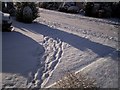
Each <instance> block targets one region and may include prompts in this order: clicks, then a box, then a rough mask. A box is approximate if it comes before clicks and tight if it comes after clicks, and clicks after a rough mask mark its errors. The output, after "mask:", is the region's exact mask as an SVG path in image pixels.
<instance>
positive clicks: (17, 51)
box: [2, 10, 119, 88]
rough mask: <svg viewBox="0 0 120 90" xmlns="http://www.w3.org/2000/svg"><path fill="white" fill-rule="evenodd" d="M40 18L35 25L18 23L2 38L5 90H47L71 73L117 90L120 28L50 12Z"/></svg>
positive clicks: (44, 12)
mask: <svg viewBox="0 0 120 90" xmlns="http://www.w3.org/2000/svg"><path fill="white" fill-rule="evenodd" d="M40 14H41V17H40V18H37V19H36V21H37V22H33V23H32V24H25V23H20V22H17V21H15V20H14V19H13V26H14V28H15V30H14V32H3V73H2V74H3V77H2V79H3V85H2V86H3V87H29V88H34V87H37V88H44V87H47V86H49V85H51V84H53V83H54V82H56V81H57V80H59V79H60V78H62V76H64V75H65V73H66V72H68V71H73V72H76V74H77V73H79V72H80V73H82V74H84V75H85V76H90V77H93V78H95V79H96V81H97V83H98V85H100V86H101V87H105V88H106V87H112V88H113V87H118V85H117V83H118V80H117V78H118V76H117V75H118V74H117V70H118V68H117V67H118V60H117V57H118V56H117V49H118V48H119V47H116V45H117V44H118V42H119V41H118V40H117V39H116V40H114V38H117V37H118V36H117V35H118V34H117V31H118V30H117V29H116V27H115V26H116V25H113V24H110V23H106V22H104V21H103V22H104V23H103V22H99V20H97V19H92V20H91V19H89V18H88V17H82V16H80V17H81V18H84V19H77V17H76V18H75V19H74V16H72V15H67V14H65V13H64V14H62V13H60V14H59V12H55V11H49V10H45V11H44V10H43V12H41V13H40ZM69 16H70V17H69ZM101 21H102V20H101ZM104 36H105V37H104ZM110 38H113V39H110Z"/></svg>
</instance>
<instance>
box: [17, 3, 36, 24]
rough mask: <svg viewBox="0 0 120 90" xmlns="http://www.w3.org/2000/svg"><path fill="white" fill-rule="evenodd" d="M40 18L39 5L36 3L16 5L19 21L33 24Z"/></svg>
mask: <svg viewBox="0 0 120 90" xmlns="http://www.w3.org/2000/svg"><path fill="white" fill-rule="evenodd" d="M37 17H38V8H37V4H35V3H34V2H17V3H16V19H17V20H18V21H22V22H26V23H31V22H32V21H33V20H34V19H36V18H37Z"/></svg>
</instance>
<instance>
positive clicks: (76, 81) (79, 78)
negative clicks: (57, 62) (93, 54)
mask: <svg viewBox="0 0 120 90" xmlns="http://www.w3.org/2000/svg"><path fill="white" fill-rule="evenodd" d="M53 88H68V89H69V88H81V89H80V90H83V89H84V88H92V90H96V89H97V87H96V84H95V80H91V79H90V78H86V77H85V76H84V75H82V74H79V75H76V74H74V73H68V74H67V76H66V77H64V78H63V79H62V80H59V81H58V82H57V84H56V85H54V86H53ZM72 90H73V89H72Z"/></svg>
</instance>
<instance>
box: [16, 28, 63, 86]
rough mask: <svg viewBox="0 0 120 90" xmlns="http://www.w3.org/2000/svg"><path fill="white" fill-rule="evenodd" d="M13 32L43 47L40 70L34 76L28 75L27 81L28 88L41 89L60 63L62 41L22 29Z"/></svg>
mask: <svg viewBox="0 0 120 90" xmlns="http://www.w3.org/2000/svg"><path fill="white" fill-rule="evenodd" d="M15 31H16V32H19V33H22V34H24V35H26V36H28V37H30V38H32V39H33V40H35V41H36V42H38V43H39V44H42V45H43V47H44V48H45V53H44V55H43V57H42V59H40V62H39V65H40V68H38V70H37V72H36V73H34V74H31V73H30V74H29V77H28V81H27V84H28V88H30V87H41V88H42V87H44V86H45V85H46V83H47V82H48V80H49V78H50V76H51V75H52V73H53V71H54V69H55V68H56V67H57V65H58V64H59V62H60V59H61V57H62V53H63V44H62V41H61V40H60V39H56V40H54V39H52V38H50V37H48V36H43V37H41V36H42V35H37V34H34V33H33V32H30V31H28V30H26V29H24V28H21V29H17V28H15ZM36 38H38V39H36ZM41 38H43V41H42V40H41Z"/></svg>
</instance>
